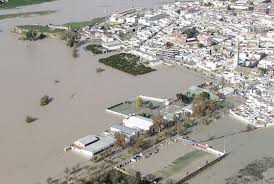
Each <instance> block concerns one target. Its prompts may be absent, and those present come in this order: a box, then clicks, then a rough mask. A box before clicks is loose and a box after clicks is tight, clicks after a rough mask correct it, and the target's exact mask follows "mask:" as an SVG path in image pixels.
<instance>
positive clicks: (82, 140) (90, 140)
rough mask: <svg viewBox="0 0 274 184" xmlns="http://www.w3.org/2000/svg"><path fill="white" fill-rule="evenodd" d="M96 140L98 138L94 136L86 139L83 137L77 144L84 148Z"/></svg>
mask: <svg viewBox="0 0 274 184" xmlns="http://www.w3.org/2000/svg"><path fill="white" fill-rule="evenodd" d="M97 140H98V137H96V136H94V135H88V136H86V137H83V138H81V139H79V140H77V142H80V143H81V144H83V145H85V146H86V145H88V144H91V143H93V142H95V141H97Z"/></svg>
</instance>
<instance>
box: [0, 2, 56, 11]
mask: <svg viewBox="0 0 274 184" xmlns="http://www.w3.org/2000/svg"><path fill="white" fill-rule="evenodd" d="M51 1H55V0H9V2H5V3H2V4H0V9H7V8H16V7H19V6H27V5H32V4H40V3H44V2H51Z"/></svg>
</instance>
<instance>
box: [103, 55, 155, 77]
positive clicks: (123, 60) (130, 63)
mask: <svg viewBox="0 0 274 184" xmlns="http://www.w3.org/2000/svg"><path fill="white" fill-rule="evenodd" d="M99 62H100V63H103V64H105V65H108V66H111V67H113V68H116V69H118V70H121V71H123V72H126V73H129V74H132V75H135V76H136V75H142V74H146V73H149V72H153V71H155V69H152V68H150V67H147V66H145V65H144V64H142V63H140V57H139V56H135V55H133V54H127V53H121V54H116V55H113V56H110V57H108V58H102V59H99Z"/></svg>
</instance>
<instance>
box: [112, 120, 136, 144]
mask: <svg viewBox="0 0 274 184" xmlns="http://www.w3.org/2000/svg"><path fill="white" fill-rule="evenodd" d="M110 131H111V132H113V133H120V134H123V135H125V136H126V138H125V140H126V141H127V142H131V141H132V140H133V139H134V138H136V136H137V135H139V132H140V131H141V130H140V129H137V128H130V127H126V126H124V125H121V124H113V125H112V126H111V127H110Z"/></svg>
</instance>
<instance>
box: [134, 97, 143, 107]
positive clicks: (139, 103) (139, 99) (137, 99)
mask: <svg viewBox="0 0 274 184" xmlns="http://www.w3.org/2000/svg"><path fill="white" fill-rule="evenodd" d="M135 103H136V105H137V106H142V105H143V99H142V98H141V97H140V96H138V97H136V98H135Z"/></svg>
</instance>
